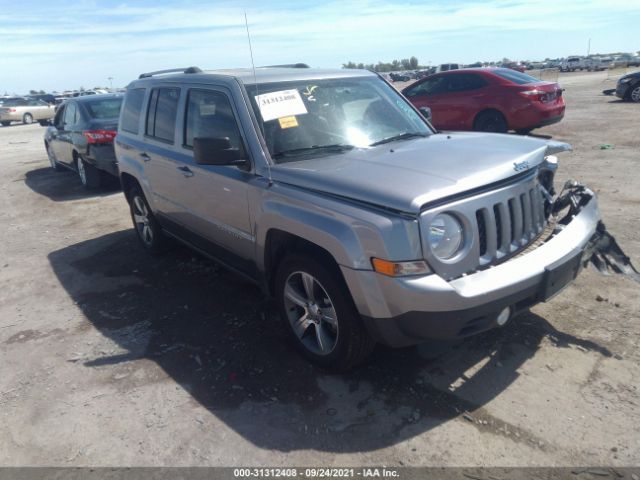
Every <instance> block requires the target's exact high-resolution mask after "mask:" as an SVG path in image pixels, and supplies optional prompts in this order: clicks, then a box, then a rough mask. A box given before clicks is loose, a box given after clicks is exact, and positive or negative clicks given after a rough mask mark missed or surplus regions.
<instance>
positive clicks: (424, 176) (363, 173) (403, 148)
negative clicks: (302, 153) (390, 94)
mask: <svg viewBox="0 0 640 480" xmlns="http://www.w3.org/2000/svg"><path fill="white" fill-rule="evenodd" d="M570 149H571V147H570V145H568V144H566V143H561V142H553V141H546V140H541V139H538V138H533V137H521V136H517V135H504V134H492V133H471V132H468V133H467V132H464V133H462V132H458V133H439V134H434V135H431V136H429V137H426V138H417V139H413V140H405V141H398V142H393V143H389V144H384V145H380V146H377V147H372V148H360V149H354V150H351V151H347V152H344V153H340V154H336V155H324V156H319V157H314V158H308V159H305V160H298V161H295V162H288V163H282V164H278V165H274V166H272V167H271V176H272V179H273V180H274V181H276V182H284V183H288V184H292V185H296V186H298V187H302V188H306V189H310V190H315V191H320V192H325V193H328V194H332V195H337V196H341V197H346V198H350V199H353V200H357V201H362V202H366V203H370V204H374V205H378V206H381V207H385V208H391V209H394V210H397V211H401V212H407V213H413V214H417V213H419V212H420V209H421V207H422V206H423V205H425V204H427V203H429V202H433V201H435V200H439V199H442V198H443V197H448V196H451V195H456V194H460V193H463V192H466V191H469V190H473V189H475V188H478V187H482V186H484V185H488V184H491V183H494V182H499V181H502V180H505V179H508V178H510V177H513V176H515V175H518V174H520V173H522V171H524V170H527V169H532V168H535V167H536V166H537V165H538V164H540V163H541V162H542V161H543V160H544V158H545V156H547V155H552V154H554V153H558V152H561V151H566V150H570Z"/></svg>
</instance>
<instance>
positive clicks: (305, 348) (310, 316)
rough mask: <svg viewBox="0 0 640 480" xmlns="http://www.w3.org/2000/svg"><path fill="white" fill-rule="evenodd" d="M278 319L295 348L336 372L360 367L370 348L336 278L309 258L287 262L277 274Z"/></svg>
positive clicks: (289, 258) (291, 257)
mask: <svg viewBox="0 0 640 480" xmlns="http://www.w3.org/2000/svg"><path fill="white" fill-rule="evenodd" d="M275 294H276V300H277V303H278V310H279V312H280V317H281V318H282V321H283V322H284V323H285V328H286V329H287V330H288V332H289V334H290V336H291V338H292V340H293V342H294V344H295V346H296V348H297V349H298V350H299V351H300V353H301V354H302V355H303V356H305V357H306V358H307V359H308V360H310V361H311V362H312V363H314V364H316V365H318V366H320V367H322V368H325V369H327V370H332V371H336V372H342V371H346V370H349V369H351V368H353V367H355V366H356V365H358V364H360V363H362V362H363V361H364V360H365V359H366V358H367V357H368V356H369V354H370V353H371V351H372V350H373V348H374V346H375V342H374V340H373V339H372V338H371V337H370V336H369V334H368V332H367V331H366V329H365V326H364V324H363V322H362V318H361V317H360V315H359V314H358V311H357V310H356V308H355V305H354V304H353V300H352V299H351V296H350V295H349V293H348V289H347V287H346V286H345V285H344V281H343V280H342V278H341V277H340V276H339V273H338V272H334V271H333V270H332V269H328V268H327V267H326V266H324V265H323V264H321V263H320V262H318V261H317V260H315V259H313V258H309V257H308V256H302V255H298V254H292V255H289V256H287V257H286V258H285V259H284V260H283V261H282V263H281V264H280V266H279V267H278V271H277V273H276V279H275Z"/></svg>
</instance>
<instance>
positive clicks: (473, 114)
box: [402, 68, 565, 134]
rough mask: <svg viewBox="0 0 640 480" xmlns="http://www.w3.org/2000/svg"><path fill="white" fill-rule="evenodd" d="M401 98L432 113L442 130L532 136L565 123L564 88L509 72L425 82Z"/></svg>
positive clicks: (466, 73) (469, 72)
mask: <svg viewBox="0 0 640 480" xmlns="http://www.w3.org/2000/svg"><path fill="white" fill-rule="evenodd" d="M402 93H403V94H404V95H405V96H406V97H407V98H408V99H409V101H410V102H411V103H413V104H414V105H415V106H416V107H429V108H430V109H431V115H432V122H431V123H433V125H434V126H435V127H436V128H438V129H441V130H478V131H483V132H507V131H509V130H515V131H516V132H518V133H523V134H526V133H529V132H530V131H531V130H533V129H534V128H538V127H542V126H545V125H550V124H552V123H557V122H559V121H560V120H562V118H563V117H564V108H565V105H564V98H563V97H562V88H560V86H559V85H558V84H557V83H555V82H543V81H541V80H539V79H537V78H535V77H532V76H530V75H527V74H524V73H520V72H516V71H515V70H510V69H508V68H467V69H462V70H451V71H448V72H441V73H438V74H436V75H431V76H429V77H426V78H423V79H422V80H419V81H417V82H415V83H413V84H412V85H410V86H408V87H407V88H405V89H404V90H403V91H402Z"/></svg>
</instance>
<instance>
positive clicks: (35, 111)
mask: <svg viewBox="0 0 640 480" xmlns="http://www.w3.org/2000/svg"><path fill="white" fill-rule="evenodd" d="M54 115H55V110H54V107H53V106H52V105H49V104H48V103H46V102H44V101H42V100H36V99H31V98H11V99H7V100H5V101H3V102H2V104H1V105H0V124H2V126H3V127H8V126H9V125H11V122H22V123H24V124H30V123H33V122H39V123H40V124H41V125H47V124H48V123H49V120H51V119H52V118H53V116H54Z"/></svg>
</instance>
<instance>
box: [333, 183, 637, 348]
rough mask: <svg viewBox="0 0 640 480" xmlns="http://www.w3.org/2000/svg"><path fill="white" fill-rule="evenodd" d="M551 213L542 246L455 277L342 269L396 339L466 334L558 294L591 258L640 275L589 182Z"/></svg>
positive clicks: (569, 191) (568, 191)
mask: <svg viewBox="0 0 640 480" xmlns="http://www.w3.org/2000/svg"><path fill="white" fill-rule="evenodd" d="M551 214H552V215H551V220H550V223H551V225H552V228H551V232H550V233H549V232H547V235H546V237H545V238H541V239H540V241H539V242H538V245H537V247H536V248H534V249H531V250H529V249H527V251H526V252H523V254H521V255H518V256H516V257H514V258H512V259H510V260H508V261H506V262H504V263H502V264H500V265H497V266H495V267H492V268H488V269H486V270H482V271H478V272H476V273H473V274H470V275H465V276H462V277H460V278H456V279H454V280H450V281H446V280H444V279H443V278H442V277H440V276H438V275H426V276H423V277H404V278H393V277H387V276H384V275H380V274H377V273H375V272H369V271H354V270H349V269H345V268H343V274H344V275H345V278H346V280H347V284H349V285H354V284H358V285H361V286H363V288H362V289H361V290H360V292H356V293H355V295H354V299H355V300H356V304H357V306H358V309H359V310H360V313H361V314H362V315H363V317H364V319H365V322H366V324H367V326H368V328H369V331H370V332H371V334H372V335H373V336H374V337H375V338H376V339H377V340H378V341H380V342H383V343H386V344H389V345H392V346H404V345H410V344H415V343H418V342H420V341H421V340H423V339H450V338H460V337H466V336H469V335H472V334H476V333H479V332H481V331H484V330H487V329H490V328H492V327H495V326H498V325H500V324H502V323H504V321H505V317H506V318H507V319H508V318H510V317H513V316H514V315H516V314H517V313H519V312H520V311H522V310H524V309H527V308H529V307H531V306H532V305H535V304H536V303H539V302H544V301H547V300H549V299H551V298H552V297H554V296H555V295H556V294H558V293H559V292H560V291H561V290H562V289H564V288H565V287H566V286H567V285H569V284H570V283H571V282H572V281H573V280H574V279H575V278H576V276H577V275H578V273H579V272H580V270H581V269H582V268H583V267H584V266H586V265H587V264H588V263H589V262H592V263H594V264H596V266H600V267H601V266H602V264H604V265H607V266H609V267H611V269H612V270H613V271H619V272H621V273H626V272H630V273H631V274H635V275H637V272H635V269H633V266H631V263H630V262H629V259H628V258H627V257H626V256H624V254H622V252H621V250H620V249H619V247H617V244H616V243H615V240H613V237H611V235H610V234H608V233H607V232H606V229H605V228H604V224H603V223H602V222H601V220H600V213H599V211H598V205H597V200H596V198H595V194H594V193H593V192H592V191H591V190H589V189H588V188H586V187H584V186H582V185H580V184H578V183H575V182H568V183H567V184H566V185H565V188H564V189H563V190H562V192H561V193H560V195H558V196H557V197H556V199H555V201H554V202H553V204H552V205H551ZM599 269H600V270H601V268H599ZM362 296H364V297H365V298H362ZM363 303H364V305H365V308H364V309H362V308H361V305H363ZM363 310H364V311H363Z"/></svg>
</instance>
